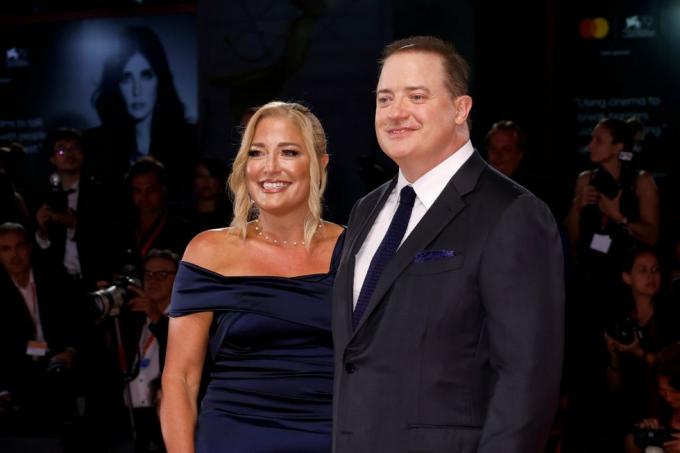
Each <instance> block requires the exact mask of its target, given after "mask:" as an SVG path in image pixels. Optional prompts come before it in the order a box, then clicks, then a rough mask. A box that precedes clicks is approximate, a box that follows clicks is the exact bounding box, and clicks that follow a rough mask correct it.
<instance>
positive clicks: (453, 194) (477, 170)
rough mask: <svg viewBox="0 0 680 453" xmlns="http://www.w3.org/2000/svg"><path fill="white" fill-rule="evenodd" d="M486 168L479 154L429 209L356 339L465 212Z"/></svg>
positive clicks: (387, 273)
mask: <svg viewBox="0 0 680 453" xmlns="http://www.w3.org/2000/svg"><path fill="white" fill-rule="evenodd" d="M485 165H486V164H485V163H484V161H483V160H482V158H481V156H479V154H477V153H476V152H475V153H473V154H472V156H470V158H469V159H468V160H467V161H466V162H465V164H464V165H463V166H462V167H461V168H460V170H458V172H457V173H456V174H455V175H454V176H453V177H452V178H451V180H450V181H449V182H448V184H447V185H446V187H445V188H444V191H443V192H442V193H441V194H440V195H439V197H438V198H437V200H436V201H435V202H434V204H433V205H432V206H431V207H430V209H428V211H427V213H426V214H425V216H423V218H422V219H421V220H420V222H418V225H417V226H416V227H415V228H414V230H413V231H412V232H411V234H410V235H409V236H408V237H407V238H406V240H405V241H404V243H403V244H402V245H401V247H399V249H398V250H397V253H396V254H395V255H394V257H393V258H392V260H391V261H390V262H389V263H388V264H387V266H386V267H385V270H384V271H383V273H382V275H381V276H380V279H379V280H378V283H377V286H376V288H375V291H374V292H373V295H372V296H371V300H370V301H369V303H368V307H366V311H365V312H364V315H363V316H362V317H361V320H360V321H359V325H358V326H357V328H356V329H355V330H354V332H353V335H352V337H354V335H356V333H357V332H358V331H359V330H360V329H361V328H362V326H363V324H364V323H365V322H366V319H368V318H369V316H370V315H371V313H372V312H373V311H374V310H375V309H376V307H377V306H378V305H379V304H380V302H381V300H382V299H383V297H384V296H385V294H386V293H387V291H388V290H389V289H390V288H391V287H392V285H393V284H394V281H395V280H396V279H397V278H398V277H399V275H400V274H401V273H402V272H403V271H404V269H405V268H406V267H407V266H408V265H409V264H411V262H412V261H413V257H414V256H415V255H416V253H417V252H419V251H421V250H423V249H424V248H425V247H427V245H428V244H429V243H430V242H432V240H433V239H434V238H435V237H436V236H437V235H438V234H439V233H440V232H441V231H442V230H443V229H444V227H446V225H448V224H449V223H450V222H451V221H452V220H453V219H454V218H455V217H456V216H457V215H458V214H459V213H460V212H461V211H462V210H463V208H465V206H466V203H465V200H464V199H463V196H465V195H467V194H468V193H469V192H471V191H472V190H473V189H474V187H475V185H476V184H477V180H478V179H479V175H480V174H481V172H482V170H483V169H484V167H485ZM383 203H384V201H383ZM381 206H382V205H381ZM378 212H379V210H378ZM374 219H375V217H373V219H372V220H371V224H372V221H373V220H374ZM354 253H356V252H354ZM351 275H354V273H353V272H352V274H351ZM350 319H351V313H350Z"/></svg>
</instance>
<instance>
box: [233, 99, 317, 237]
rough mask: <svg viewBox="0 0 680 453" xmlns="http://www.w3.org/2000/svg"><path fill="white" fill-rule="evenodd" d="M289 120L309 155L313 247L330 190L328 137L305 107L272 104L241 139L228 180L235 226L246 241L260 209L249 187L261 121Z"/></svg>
mask: <svg viewBox="0 0 680 453" xmlns="http://www.w3.org/2000/svg"><path fill="white" fill-rule="evenodd" d="M274 116H276V117H282V118H287V119H289V120H291V121H292V122H293V124H295V126H297V128H298V129H299V130H300V134H301V135H302V141H303V143H304V146H305V148H306V149H307V152H308V154H309V177H310V181H311V184H310V190H309V199H308V200H307V205H308V206H309V214H308V215H307V218H306V219H305V225H304V231H305V232H304V238H305V245H306V247H309V244H310V243H311V241H312V237H313V236H314V233H316V230H317V228H318V226H319V223H320V222H321V199H322V196H323V192H324V190H325V189H326V174H327V172H326V167H325V166H324V165H323V163H322V157H323V156H324V155H325V154H327V152H326V134H325V132H324V130H323V127H322V126H321V122H320V121H319V119H318V118H317V117H316V116H315V115H314V114H313V113H312V112H311V111H310V110H309V109H308V108H307V107H305V106H304V105H301V104H298V103H295V102H280V101H274V102H269V103H267V104H265V105H263V106H262V107H260V108H259V109H257V111H256V112H255V113H254V114H253V116H252V117H251V118H250V120H249V121H248V125H247V126H246V129H245V131H244V133H243V138H242V139H241V147H240V148H239V150H238V153H237V154H236V158H234V163H233V165H232V167H231V174H230V175H229V179H228V180H227V182H228V184H229V190H230V191H231V194H232V198H233V205H234V218H233V220H232V221H231V227H232V228H234V230H236V231H237V232H238V233H240V234H241V236H242V237H243V238H245V237H246V232H247V227H248V221H249V220H251V219H253V218H256V217H257V208H256V207H255V206H254V205H253V204H252V203H251V198H250V194H249V193H248V188H247V186H246V164H247V162H248V151H250V145H251V144H252V142H253V136H254V135H255V129H256V127H257V124H258V123H259V121H260V120H261V119H263V118H267V117H274Z"/></svg>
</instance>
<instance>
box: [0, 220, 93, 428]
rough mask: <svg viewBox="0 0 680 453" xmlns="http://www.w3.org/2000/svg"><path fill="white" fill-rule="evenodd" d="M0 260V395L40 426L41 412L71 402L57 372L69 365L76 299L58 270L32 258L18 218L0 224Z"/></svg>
mask: <svg viewBox="0 0 680 453" xmlns="http://www.w3.org/2000/svg"><path fill="white" fill-rule="evenodd" d="M0 265H1V268H0V294H1V295H2V297H1V298H0V312H1V313H2V315H1V316H0V358H1V360H2V366H1V367H0V394H1V395H3V397H2V398H1V399H2V400H4V402H5V404H4V405H5V407H7V406H11V407H16V408H17V409H18V411H17V414H18V415H19V416H21V417H22V418H25V420H26V421H27V422H28V425H29V426H30V427H31V429H34V428H37V429H39V428H41V426H39V425H40V423H41V422H42V421H43V419H42V418H43V417H45V416H49V415H59V414H63V413H64V412H65V411H67V410H68V409H71V407H67V406H64V405H68V404H69V403H71V404H72V403H73V402H72V401H70V402H69V401H68V399H67V398H65V397H66V396H67V395H66V394H65V393H64V390H65V388H64V387H61V386H59V385H60V384H63V383H66V382H65V381H63V380H61V379H57V376H58V375H60V376H64V375H66V373H67V372H68V371H69V370H71V368H72V366H73V364H74V357H75V354H76V348H77V345H78V337H77V335H78V332H79V330H80V329H79V326H78V324H77V321H78V318H77V317H76V316H75V315H74V311H76V310H74V306H75V305H76V304H77V303H78V302H79V301H78V299H77V297H76V296H75V295H74V291H72V290H70V289H69V285H68V282H67V281H65V279H64V276H63V273H61V272H59V271H58V270H53V269H49V270H48V269H44V268H42V267H40V266H38V265H36V263H33V262H32V260H31V243H30V242H29V240H28V237H27V233H26V230H25V229H24V227H23V226H21V225H19V224H17V223H10V222H6V223H3V224H2V225H0ZM8 402H10V403H8ZM59 405H61V407H56V406H59Z"/></svg>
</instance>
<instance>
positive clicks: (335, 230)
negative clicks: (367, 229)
mask: <svg viewBox="0 0 680 453" xmlns="http://www.w3.org/2000/svg"><path fill="white" fill-rule="evenodd" d="M323 227H324V229H325V230H326V237H327V238H329V239H332V240H333V242H335V240H336V239H338V236H340V235H341V234H342V232H343V231H345V227H343V226H342V225H338V224H337V223H332V222H327V221H325V220H324V222H323Z"/></svg>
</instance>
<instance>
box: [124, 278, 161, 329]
mask: <svg viewBox="0 0 680 453" xmlns="http://www.w3.org/2000/svg"><path fill="white" fill-rule="evenodd" d="M129 289H130V291H132V292H133V293H135V294H137V297H135V298H133V299H130V301H129V302H128V307H130V310H132V311H138V312H144V313H146V316H148V317H149V319H150V320H151V322H153V323H157V322H158V321H159V320H160V319H161V318H162V317H163V313H162V312H161V311H160V310H159V309H158V305H157V304H156V303H155V302H154V301H152V300H151V299H149V297H148V296H147V295H146V293H145V292H144V290H143V289H141V288H137V287H136V286H132V285H131V286H129Z"/></svg>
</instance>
